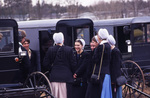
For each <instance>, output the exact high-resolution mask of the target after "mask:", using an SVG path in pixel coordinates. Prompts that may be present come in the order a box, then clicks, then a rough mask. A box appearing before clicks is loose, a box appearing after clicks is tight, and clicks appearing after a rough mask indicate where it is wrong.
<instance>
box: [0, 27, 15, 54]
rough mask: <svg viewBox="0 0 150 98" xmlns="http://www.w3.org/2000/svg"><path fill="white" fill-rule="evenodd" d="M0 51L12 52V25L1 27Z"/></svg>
mask: <svg viewBox="0 0 150 98" xmlns="http://www.w3.org/2000/svg"><path fill="white" fill-rule="evenodd" d="M0 33H1V35H2V39H1V41H0V52H14V40H13V38H14V36H13V28H12V27H1V28H0Z"/></svg>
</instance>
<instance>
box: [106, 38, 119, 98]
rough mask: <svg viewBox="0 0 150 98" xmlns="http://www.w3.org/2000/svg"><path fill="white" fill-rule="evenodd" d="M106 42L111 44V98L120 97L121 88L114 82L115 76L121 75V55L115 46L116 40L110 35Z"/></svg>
mask: <svg viewBox="0 0 150 98" xmlns="http://www.w3.org/2000/svg"><path fill="white" fill-rule="evenodd" d="M108 42H109V44H110V45H111V65H110V72H111V82H112V83H111V85H112V94H113V98H121V97H122V88H121V87H119V86H118V85H117V83H116V79H117V77H119V76H121V69H120V68H121V62H122V56H121V53H120V50H119V49H118V48H116V47H115V44H116V41H115V39H114V37H113V36H112V35H109V37H108Z"/></svg>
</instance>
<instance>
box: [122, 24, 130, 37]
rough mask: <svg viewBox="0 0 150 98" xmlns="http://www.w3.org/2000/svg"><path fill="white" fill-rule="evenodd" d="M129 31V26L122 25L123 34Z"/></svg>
mask: <svg viewBox="0 0 150 98" xmlns="http://www.w3.org/2000/svg"><path fill="white" fill-rule="evenodd" d="M130 32H131V29H130V27H129V26H124V27H123V33H124V34H126V35H127V34H129V33H130Z"/></svg>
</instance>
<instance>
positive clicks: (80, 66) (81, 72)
mask: <svg viewBox="0 0 150 98" xmlns="http://www.w3.org/2000/svg"><path fill="white" fill-rule="evenodd" d="M75 57H76V62H77V65H76V68H75V73H76V74H77V77H79V78H83V81H85V82H86V81H87V72H86V71H87V67H88V64H89V60H88V59H89V54H88V53H87V52H84V51H83V52H82V53H81V54H77V52H76V53H75Z"/></svg>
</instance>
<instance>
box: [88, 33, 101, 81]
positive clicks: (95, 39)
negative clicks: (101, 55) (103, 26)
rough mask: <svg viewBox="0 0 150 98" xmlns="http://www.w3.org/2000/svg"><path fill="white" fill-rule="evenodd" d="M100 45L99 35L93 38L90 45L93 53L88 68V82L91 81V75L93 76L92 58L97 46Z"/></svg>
mask: <svg viewBox="0 0 150 98" xmlns="http://www.w3.org/2000/svg"><path fill="white" fill-rule="evenodd" d="M98 45H99V41H98V37H97V35H95V36H94V37H93V38H92V41H91V43H90V47H91V51H90V55H89V64H88V68H87V79H88V82H89V81H90V78H91V75H92V70H91V69H92V56H93V54H94V51H95V49H96V48H97V46H98Z"/></svg>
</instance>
